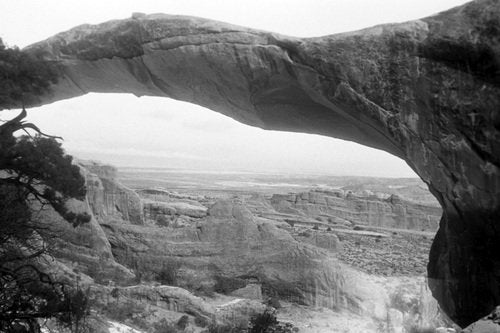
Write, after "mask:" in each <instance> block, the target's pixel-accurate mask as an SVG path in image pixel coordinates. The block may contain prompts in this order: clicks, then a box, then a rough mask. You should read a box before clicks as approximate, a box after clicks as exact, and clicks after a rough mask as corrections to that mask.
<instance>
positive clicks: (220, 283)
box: [214, 276, 247, 295]
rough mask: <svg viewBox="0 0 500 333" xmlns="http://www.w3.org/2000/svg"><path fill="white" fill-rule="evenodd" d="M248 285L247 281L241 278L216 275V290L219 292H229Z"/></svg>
mask: <svg viewBox="0 0 500 333" xmlns="http://www.w3.org/2000/svg"><path fill="white" fill-rule="evenodd" d="M246 285H247V282H246V281H245V280H243V279H240V278H232V277H225V276H216V277H215V285H214V291H215V292H216V293H219V294H225V295H227V294H229V293H231V292H233V291H235V290H237V289H241V288H243V287H245V286H246Z"/></svg>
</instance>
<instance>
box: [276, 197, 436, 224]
mask: <svg viewBox="0 0 500 333" xmlns="http://www.w3.org/2000/svg"><path fill="white" fill-rule="evenodd" d="M270 201H271V205H272V206H273V208H274V209H276V211H278V212H282V213H292V214H296V215H299V216H301V215H303V216H306V217H312V218H316V219H319V220H326V221H339V222H344V223H348V224H361V225H367V226H377V227H387V228H400V229H413V230H422V231H423V230H427V231H435V230H437V227H438V223H439V219H440V217H441V210H440V209H439V208H438V207H432V206H427V205H421V204H416V203H412V202H409V201H405V200H401V199H400V198H399V197H398V196H396V195H391V196H390V197H388V198H387V199H380V198H377V197H375V196H371V197H370V196H361V195H355V194H352V193H347V194H345V193H344V192H343V191H318V190H316V191H309V192H303V193H297V194H295V193H291V194H285V195H284V194H275V195H273V197H272V198H271V200H270Z"/></svg>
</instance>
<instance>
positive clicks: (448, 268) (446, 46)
mask: <svg viewBox="0 0 500 333" xmlns="http://www.w3.org/2000/svg"><path fill="white" fill-rule="evenodd" d="M28 49H29V50H30V51H32V52H41V53H42V54H43V56H44V57H45V58H47V59H50V60H53V61H56V62H57V63H58V64H59V65H60V68H61V73H62V74H63V78H62V79H61V80H60V81H59V83H58V84H57V85H56V86H54V87H53V88H54V89H53V92H52V94H51V95H50V96H45V97H43V98H42V99H41V100H40V101H39V103H40V104H42V103H49V102H51V101H55V100H59V99H64V98H71V97H75V96H79V95H82V94H85V93H88V92H125V93H133V94H136V95H139V96H140V95H153V96H166V97H171V98H175V99H179V100H184V101H188V102H192V103H196V104H199V105H202V106H205V107H207V108H210V109H212V110H215V111H217V112H221V113H224V114H226V115H228V116H231V117H233V118H235V119H237V120H239V121H241V122H244V123H247V124H250V125H253V126H259V127H262V128H266V129H278V130H288V131H300V132H306V133H316V134H322V135H328V136H332V137H337V138H342V139H346V140H352V141H355V142H358V143H361V144H365V145H368V146H371V147H375V148H379V149H383V150H385V151H387V152H390V153H392V154H394V155H396V156H399V157H401V158H403V159H405V160H406V161H407V163H408V164H409V165H410V166H411V167H412V168H413V169H414V170H415V171H416V172H417V173H418V174H419V175H420V177H421V178H422V179H423V180H424V181H425V182H426V183H427V184H428V185H429V188H430V190H431V191H432V193H433V194H434V195H435V196H436V197H437V198H438V200H439V202H440V203H441V205H442V206H443V209H444V216H443V218H442V221H441V226H440V229H439V232H438V234H437V236H436V239H435V241H434V244H433V247H432V250H431V254H430V262H429V266H428V273H429V277H430V286H431V288H432V290H433V294H434V296H435V297H436V298H437V299H438V300H439V301H440V303H441V305H442V306H443V308H444V309H445V311H446V312H447V313H448V314H449V315H450V316H451V317H452V318H453V319H454V320H455V321H456V322H457V323H459V324H460V325H466V324H468V323H471V322H472V321H474V320H476V319H478V318H479V317H481V316H484V315H485V314H487V313H489V312H490V310H491V309H492V308H493V307H494V305H497V304H500V241H499V240H500V225H499V222H500V169H499V168H500V2H498V1H496V0H477V1H474V2H471V3H468V4H466V5H464V6H461V7H457V8H454V9H451V10H449V11H446V12H443V13H440V14H437V15H435V16H431V17H428V18H424V19H421V20H417V21H412V22H407V23H402V24H392V25H383V26H377V27H373V28H369V29H365V30H361V31H357V32H352V33H344V34H337V35H331V36H324V37H318V38H303V39H299V38H293V37H287V36H282V35H278V34H274V33H268V32H264V31H256V30H252V29H247V28H243V27H238V26H233V25H229V24H224V23H220V22H214V21H210V20H205V19H200V18H192V17H180V16H169V15H163V14H156V15H147V16H146V15H142V14H136V15H133V17H132V18H131V19H127V20H120V21H110V22H106V23H103V24H100V25H96V26H91V25H83V26H79V27H77V28H74V29H72V30H70V31H67V32H63V33H61V34H58V35H56V36H54V37H52V38H49V39H48V40H46V41H42V42H39V43H37V44H35V45H32V46H30V47H29V48H28ZM3 107H10V106H3Z"/></svg>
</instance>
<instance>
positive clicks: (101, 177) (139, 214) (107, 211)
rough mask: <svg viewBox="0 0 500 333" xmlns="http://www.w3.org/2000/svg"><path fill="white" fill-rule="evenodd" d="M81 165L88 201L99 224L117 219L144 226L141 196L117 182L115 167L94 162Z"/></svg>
mask: <svg viewBox="0 0 500 333" xmlns="http://www.w3.org/2000/svg"><path fill="white" fill-rule="evenodd" d="M80 163H81V165H82V166H83V169H82V170H83V173H84V176H85V179H86V187H87V200H88V201H89V205H90V207H91V209H92V213H93V215H94V217H96V218H97V219H98V220H99V222H103V221H109V220H112V219H116V220H123V221H129V222H130V223H133V224H144V215H143V207H142V203H141V200H140V198H139V196H138V195H137V193H135V192H134V191H132V190H130V189H128V188H127V187H125V186H123V185H121V184H120V183H119V182H117V181H116V179H115V178H116V172H117V171H116V169H115V168H114V167H112V166H109V165H101V164H97V163H93V162H80Z"/></svg>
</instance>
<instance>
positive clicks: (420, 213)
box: [55, 162, 452, 333]
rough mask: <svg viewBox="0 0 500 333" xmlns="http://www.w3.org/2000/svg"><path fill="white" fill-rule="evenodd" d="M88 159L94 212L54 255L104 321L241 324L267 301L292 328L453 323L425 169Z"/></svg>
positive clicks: (142, 326)
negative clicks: (215, 168) (178, 165)
mask: <svg viewBox="0 0 500 333" xmlns="http://www.w3.org/2000/svg"><path fill="white" fill-rule="evenodd" d="M80 166H81V167H82V170H83V172H84V174H85V177H86V181H87V202H86V203H75V207H80V209H87V210H88V211H89V213H91V215H92V217H93V218H92V221H91V222H90V224H89V225H87V226H84V227H83V228H81V229H79V230H73V229H71V228H67V227H66V229H65V230H66V232H65V239H63V240H61V243H60V244H59V245H58V246H56V248H58V249H59V250H58V252H56V253H55V256H56V257H57V258H58V260H59V261H60V262H61V263H62V264H63V266H66V267H67V268H69V270H71V271H73V272H77V274H80V275H81V274H82V273H83V275H82V276H81V277H80V278H79V279H80V280H81V281H83V282H82V283H84V282H85V281H88V285H89V286H90V290H91V294H92V302H93V304H94V311H96V312H95V313H97V314H99V315H98V317H99V318H101V319H100V320H101V323H100V324H99V325H97V326H96V325H94V327H99V329H100V330H97V329H96V332H97V331H99V332H101V331H102V332H126V331H127V330H129V328H130V329H131V331H130V332H148V333H149V332H153V333H159V332H206V333H213V332H244V331H245V327H247V326H248V320H249V318H251V317H253V316H255V315H256V314H258V313H262V312H263V311H264V310H266V309H268V310H269V309H271V310H272V311H275V314H276V317H277V319H278V320H279V322H280V323H282V324H283V325H285V324H287V325H289V326H290V327H291V328H290V329H291V330H293V332H305V333H323V332H324V333H326V332H342V333H349V332H352V333H354V332H356V333H358V332H366V333H375V332H376V333H404V332H406V333H418V332H431V331H433V329H434V328H436V327H439V326H452V324H451V323H450V322H449V320H448V319H447V318H446V317H445V316H444V315H443V313H442V312H441V310H440V309H439V306H438V305H437V303H436V301H435V300H434V299H433V298H432V296H431V294H430V291H429V289H428V287H427V283H426V280H425V272H426V264H427V256H428V252H429V248H430V246H431V243H432V239H433V236H434V233H435V231H436V229H437V225H438V223H439V219H440V216H441V209H440V207H439V205H438V204H437V202H436V201H435V199H434V198H433V197H432V196H431V194H430V193H429V192H428V190H427V188H426V185H425V184H424V183H422V182H421V180H419V179H414V178H408V179H387V178H385V179H384V178H364V177H332V176H324V175H282V174H280V175H277V174H276V175H273V174H256V173H248V172H246V173H243V172H242V173H217V172H200V171H186V170H168V169H167V170H165V169H133V168H123V169H120V170H119V171H117V170H116V169H115V168H114V167H111V166H103V165H100V164H96V163H93V162H85V163H83V162H82V163H80ZM84 206H86V207H87V208H85V207H84ZM64 225H65V224H64V223H62V224H61V228H62V226H64ZM66 270H67V271H68V269H66ZM102 320H104V322H105V321H106V320H110V321H112V322H114V323H115V324H109V322H108V324H105V323H104V324H103V322H102ZM110 325H111V326H110ZM120 325H121V326H120ZM123 325H126V326H123ZM127 327H129V328H127ZM132 329H133V330H135V331H133V330H132ZM426 330H427V331H426ZM278 332H279V331H278Z"/></svg>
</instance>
